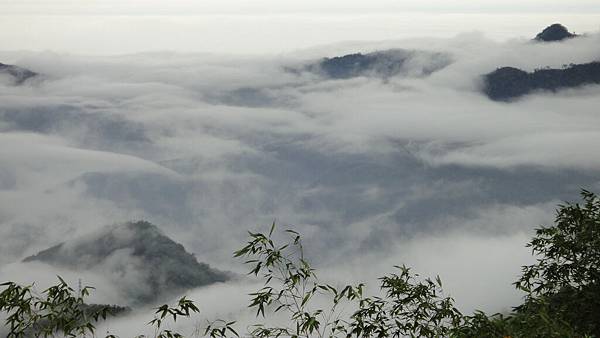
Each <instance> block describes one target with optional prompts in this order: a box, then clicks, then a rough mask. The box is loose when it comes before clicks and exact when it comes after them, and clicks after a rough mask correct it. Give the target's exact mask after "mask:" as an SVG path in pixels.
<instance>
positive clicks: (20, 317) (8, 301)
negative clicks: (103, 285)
mask: <svg viewBox="0 0 600 338" xmlns="http://www.w3.org/2000/svg"><path fill="white" fill-rule="evenodd" d="M58 278H59V283H58V284H57V285H55V286H52V287H50V288H48V289H46V290H44V291H43V293H42V296H38V295H36V294H35V292H34V291H33V285H29V286H21V285H18V284H15V283H13V282H7V283H3V284H0V286H2V287H4V290H3V291H2V292H1V293H0V311H2V312H5V313H6V314H7V317H6V319H5V327H6V328H8V329H9V332H8V335H7V336H8V337H15V338H17V337H30V336H35V337H52V336H55V335H57V334H63V335H64V336H67V337H77V336H85V335H86V334H92V333H93V332H94V330H95V326H94V323H95V322H97V321H99V320H100V319H106V317H107V316H108V315H110V314H111V313H110V309H109V308H107V307H99V308H98V307H95V308H93V309H92V308H90V307H87V306H85V303H84V298H85V297H86V296H87V295H89V292H90V290H91V289H92V288H90V287H85V288H82V289H81V291H80V292H79V293H75V291H74V290H73V289H72V288H71V287H69V286H68V285H67V283H65V281H64V280H63V279H62V278H60V277H58Z"/></svg>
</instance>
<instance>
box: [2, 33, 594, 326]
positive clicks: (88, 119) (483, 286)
mask: <svg viewBox="0 0 600 338" xmlns="http://www.w3.org/2000/svg"><path fill="white" fill-rule="evenodd" d="M599 42H600V36H598V35H597V34H589V35H587V36H585V37H581V38H577V39H572V40H569V41H565V42H562V43H553V44H535V43H532V42H531V41H529V40H525V39H514V40H508V41H505V42H498V41H493V40H490V39H488V38H486V37H485V36H483V35H482V34H477V33H469V34H461V35H458V36H456V37H454V38H449V39H433V38H432V39H410V40H402V41H386V42H377V43H358V42H357V43H342V44H336V45H328V46H321V47H318V48H312V49H306V50H302V51H297V52H294V53H286V54H279V55H276V56H231V55H214V54H191V53H175V52H160V53H159V52H157V53H141V54H131V55H122V56H81V55H74V54H60V53H52V52H0V61H2V62H4V63H14V64H17V65H19V66H22V67H25V68H28V69H31V70H33V71H35V72H37V73H39V74H40V75H39V76H38V77H36V78H34V79H31V80H28V82H26V83H25V84H24V85H21V86H14V85H12V84H11V83H10V81H0V238H1V239H2V245H0V279H3V280H7V279H10V280H19V281H23V282H32V281H36V280H37V281H45V282H46V283H50V282H51V281H52V279H53V278H54V277H53V275H54V274H56V273H58V272H56V271H55V270H53V269H51V268H49V267H47V266H42V265H39V263H36V264H38V265H36V267H35V268H32V267H31V265H28V264H22V263H18V262H19V261H20V260H21V259H22V258H24V257H26V256H28V255H31V254H34V253H36V252H38V251H39V250H41V249H45V248H47V247H49V246H51V245H55V244H57V243H60V242H62V241H64V240H68V239H72V238H76V237H78V236H83V235H85V234H87V233H90V232H91V231H93V230H95V229H98V228H100V227H103V226H105V225H107V224H114V223H120V222H125V221H129V220H139V219H144V220H148V221H150V222H152V223H155V224H157V225H159V226H160V227H161V229H162V230H163V231H164V232H165V234H167V235H168V236H170V237H171V238H173V239H174V240H176V241H178V242H180V243H182V244H183V245H184V246H185V247H186V248H187V249H188V250H189V251H191V252H193V253H194V254H195V255H196V256H197V257H198V259H199V260H200V261H204V262H208V263H210V264H211V265H212V266H214V267H217V268H219V269H222V270H230V271H234V272H239V273H243V272H244V268H243V267H242V266H241V264H240V262H238V261H236V260H234V259H233V258H232V252H233V251H234V250H235V249H237V248H239V247H241V246H242V245H243V244H244V242H245V240H246V235H247V233H246V231H247V230H252V231H257V230H260V231H268V228H269V225H270V224H271V223H272V222H273V220H276V222H277V223H278V224H279V225H280V227H281V228H292V229H294V230H297V231H299V232H300V233H301V234H302V235H303V238H304V241H305V245H306V249H307V257H308V259H309V260H311V261H312V262H314V265H315V267H316V268H317V269H318V271H319V269H320V270H322V271H321V273H320V276H321V278H323V279H325V280H329V281H332V283H340V284H342V283H348V282H352V281H365V282H369V283H375V282H376V277H377V276H380V275H383V274H384V273H386V272H390V271H392V270H393V268H392V267H393V266H394V265H401V264H407V265H409V266H413V267H414V269H415V271H416V272H419V273H421V274H423V275H425V276H435V275H437V274H439V275H440V277H441V278H442V280H444V281H445V283H444V285H445V289H446V291H447V292H448V293H449V294H451V295H452V296H454V297H455V298H456V300H457V303H458V304H459V305H460V306H461V308H462V309H464V310H465V311H467V312H468V311H471V310H473V309H476V308H478V309H484V310H489V311H502V310H506V309H508V308H510V306H511V305H516V304H518V302H519V299H520V297H521V295H520V294H519V293H517V292H516V291H514V290H513V287H512V286H511V282H513V281H514V280H515V279H516V278H517V276H518V273H519V271H520V266H521V265H523V264H526V263H529V262H531V261H532V260H533V258H532V257H531V256H530V252H529V250H528V249H527V248H525V247H524V245H525V243H526V242H527V240H528V238H529V237H530V236H531V234H532V230H533V229H534V228H535V227H537V226H539V225H541V224H551V223H552V221H553V217H554V209H555V208H556V205H557V204H559V203H561V202H562V201H566V200H575V199H577V198H578V192H579V190H580V189H581V188H587V189H589V190H592V191H597V192H598V191H600V157H598V156H597V148H598V145H599V144H600V113H599V112H598V107H599V106H600V87H599V86H587V87H583V88H579V89H569V90H564V91H561V92H559V93H536V94H534V95H530V96H527V97H524V98H522V99H520V100H518V101H516V102H511V103H504V102H494V101H491V100H489V99H488V98H487V97H486V96H484V95H483V94H482V93H481V92H480V89H481V86H482V78H481V75H482V74H485V73H488V72H490V71H493V70H494V69H496V68H497V67H500V66H514V67H518V68H522V69H524V70H528V71H531V70H534V69H535V68H539V67H546V66H549V67H561V66H562V65H564V64H569V63H583V62H590V61H594V60H598V59H600V43H599ZM390 48H403V49H409V50H412V49H414V50H421V51H428V52H435V53H443V54H444V55H445V56H446V57H449V58H450V60H451V62H450V64H449V65H448V66H446V67H444V68H443V69H441V70H439V71H436V72H434V73H432V74H430V75H422V74H420V72H418V71H415V73H414V74H411V73H410V72H407V73H402V74H399V75H397V76H392V77H389V78H385V79H382V78H380V77H369V76H366V77H356V78H351V79H345V80H332V79H328V78H326V77H323V76H321V75H319V74H315V73H310V72H303V71H297V70H298V69H303V68H302V67H303V65H306V64H308V63H311V62H315V61H318V60H319V59H320V58H322V57H325V56H329V57H331V56H337V55H343V54H346V53H353V52H371V51H376V50H385V49H390ZM428 55H429V54H428ZM427 62H436V60H432V59H431V58H430V57H424V58H423V59H422V60H421V59H419V58H418V57H416V58H415V59H413V60H411V63H409V66H411V67H415V70H418V69H421V68H419V67H423V63H427ZM1 76H2V75H0V77H1ZM123 264H125V263H123ZM132 269H133V268H132ZM60 273H62V274H65V275H66V276H67V277H68V279H70V280H71V281H76V280H77V279H78V278H83V279H84V281H85V282H86V284H92V285H95V286H97V287H98V292H97V295H96V300H98V301H107V302H118V301H119V299H122V298H121V297H126V295H118V294H117V295H116V296H115V293H112V290H113V288H115V286H114V285H110V283H109V281H108V280H107V279H106V278H105V279H102V276H88V275H85V276H83V275H81V274H78V273H77V272H67V271H62V272H60ZM131 276H132V278H135V273H132V274H131ZM104 277H106V276H104ZM42 284H43V283H42ZM254 286H255V284H254V282H252V281H246V282H244V281H243V280H242V281H240V280H239V279H236V281H234V282H231V283H229V284H227V283H226V284H221V285H215V286H211V287H208V288H204V289H199V290H196V291H194V292H193V293H192V297H193V298H194V299H196V300H197V301H198V302H199V304H200V305H202V304H203V302H205V303H206V302H208V303H209V304H212V305H211V306H210V311H209V312H205V314H207V313H208V314H210V315H214V316H217V315H221V314H228V315H230V314H232V313H234V314H235V313H245V312H244V311H245V310H243V308H244V307H245V304H246V301H247V299H246V298H245V294H246V293H247V292H249V291H250V290H251V289H252V287H254ZM374 289H375V288H374ZM214 304H218V305H214ZM144 315H146V317H147V314H146V313H144ZM136 316H137V315H136ZM140 316H141V315H140ZM146 317H144V318H146ZM142 322H144V320H142ZM113 325H116V326H117V327H118V326H119V324H118V323H116V324H113ZM123 326H124V327H125V326H127V325H125V324H123ZM124 327H123V328H124ZM128 327H129V326H128Z"/></svg>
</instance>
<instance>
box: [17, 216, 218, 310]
mask: <svg viewBox="0 0 600 338" xmlns="http://www.w3.org/2000/svg"><path fill="white" fill-rule="evenodd" d="M23 261H24V262H35V261H38V262H43V263H46V264H49V265H53V266H57V267H61V268H67V269H70V270H75V271H96V272H100V273H103V272H112V271H122V272H123V273H122V274H117V275H116V277H115V278H116V280H114V282H115V284H116V285H117V287H123V288H124V290H122V291H123V292H124V293H125V294H126V295H127V296H128V298H130V299H131V300H132V303H134V304H144V303H152V302H155V301H157V300H160V299H162V298H165V297H168V296H171V295H173V294H177V293H180V292H185V291H186V290H189V289H192V288H196V287H200V286H205V285H209V284H212V283H216V282H223V281H226V280H228V279H229V275H228V274H227V273H224V272H221V271H218V270H215V269H213V268H211V267H210V266H209V265H208V264H206V263H201V262H198V261H197V260H196V257H195V256H194V255H193V254H191V253H188V252H187V251H186V250H185V248H184V247H183V245H181V244H179V243H177V242H175V241H173V240H172V239H170V238H169V237H167V236H165V235H164V234H163V232H162V231H161V230H160V229H159V228H158V227H157V226H156V225H154V224H152V223H150V222H146V221H138V222H128V223H125V224H120V225H113V226H109V227H105V228H103V229H101V230H100V231H97V232H95V233H92V234H90V235H87V236H85V237H83V238H80V239H76V240H73V241H68V242H63V243H60V244H58V245H55V246H53V247H51V248H48V249H46V250H43V251H40V252H39V253H38V254H36V255H33V256H30V257H27V258H25V259H24V260H23ZM132 279H133V280H134V281H135V282H133V283H132Z"/></svg>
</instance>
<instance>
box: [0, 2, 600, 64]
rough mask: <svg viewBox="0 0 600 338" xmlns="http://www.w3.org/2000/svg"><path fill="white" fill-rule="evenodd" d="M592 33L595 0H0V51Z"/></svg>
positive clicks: (210, 48)
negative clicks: (548, 28) (555, 30)
mask: <svg viewBox="0 0 600 338" xmlns="http://www.w3.org/2000/svg"><path fill="white" fill-rule="evenodd" d="M552 22H561V23H563V24H565V25H567V26H569V27H570V28H571V29H572V30H575V31H577V32H583V31H588V32H589V31H597V30H598V28H599V22H600V5H599V4H598V2H597V1H592V0H577V1H553V0H551V1H538V0H520V1H513V0H510V1H486V0H481V1H466V0H454V1H453V0H443V1H442V0H425V1H423V0H419V1H416V0H414V1H412V0H410V1H397V0H375V1H356V0H350V1H316V0H308V1H293V2H292V1H276V0H257V1H241V0H225V1H223V0H219V1H216V0H209V1H191V0H177V1H156V0H154V1H141V0H124V1H98V0H96V1H39V0H38V1H10V0H1V1H0V41H1V44H0V46H1V47H0V50H51V51H56V52H74V53H84V54H124V53H136V52H144V51H156V50H170V51H173V50H176V51H183V52H210V53H236V54H265V53H281V52H288V51H292V50H296V49H302V48H307V47H312V46H315V45H322V44H330V43H335V42H340V41H363V40H365V41H373V40H390V39H403V38H407V37H422V36H429V37H451V36H454V35H456V34H458V33H461V32H468V31H480V32H483V33H485V34H486V35H487V36H489V37H490V38H493V39H499V40H502V39H508V38H513V37H520V36H524V37H530V36H531V35H532V34H535V33H536V32H537V31H539V29H540V27H542V26H545V25H547V24H549V23H552Z"/></svg>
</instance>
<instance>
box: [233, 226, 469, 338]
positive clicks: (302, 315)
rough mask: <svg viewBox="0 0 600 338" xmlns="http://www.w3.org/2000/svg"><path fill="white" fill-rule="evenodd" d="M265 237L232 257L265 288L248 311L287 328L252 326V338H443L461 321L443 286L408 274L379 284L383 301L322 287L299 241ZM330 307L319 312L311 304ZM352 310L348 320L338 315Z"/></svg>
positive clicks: (402, 270) (350, 289) (358, 288)
mask: <svg viewBox="0 0 600 338" xmlns="http://www.w3.org/2000/svg"><path fill="white" fill-rule="evenodd" d="M274 228H275V225H274V224H273V226H272V227H271V231H270V232H269V234H268V235H265V234H262V233H250V238H251V240H250V241H249V242H248V244H247V245H246V246H245V247H244V248H242V249H241V250H239V251H237V252H236V253H235V256H236V257H246V258H248V260H247V261H246V262H245V263H246V264H248V265H250V266H251V269H250V272H249V274H253V275H256V276H260V277H261V278H262V279H263V280H265V286H264V288H262V289H261V290H259V291H258V292H256V293H253V294H251V296H253V297H254V298H252V300H251V303H250V307H253V308H256V311H257V315H259V316H263V317H264V316H265V313H267V312H268V311H273V312H279V311H285V312H287V313H288V314H289V316H290V322H289V323H290V324H289V325H288V326H280V327H269V326H265V325H263V324H258V325H256V326H255V328H254V330H253V331H252V333H251V335H252V336H256V337H279V336H288V337H314V336H318V337H324V336H327V337H353V336H354V337H390V336H393V337H442V336H447V335H448V334H449V333H450V332H451V330H452V328H453V327H454V326H456V325H458V324H459V323H460V321H461V318H462V315H461V314H460V312H459V311H458V310H457V309H456V308H455V307H454V301H453V300H452V298H449V297H444V296H443V295H442V290H441V286H442V284H441V281H440V279H439V278H436V280H435V281H432V280H431V279H421V278H419V276H418V275H415V274H412V273H411V272H410V269H409V268H407V267H405V266H402V267H396V268H397V269H398V273H392V274H390V275H388V276H384V277H382V278H380V281H381V289H382V291H383V294H384V295H383V296H381V297H380V296H376V297H366V296H364V295H363V287H364V286H363V285H362V284H358V285H355V286H353V285H347V286H344V287H341V288H336V287H334V286H332V285H329V284H323V283H320V282H319V280H318V279H317V276H316V274H315V272H314V270H313V269H312V268H311V267H310V265H309V263H308V262H307V261H306V260H305V258H304V252H303V249H302V243H301V240H300V236H299V235H298V234H297V233H296V232H295V231H292V230H287V233H288V234H289V235H290V236H291V237H290V240H289V241H288V242H287V243H285V244H283V245H278V244H276V243H275V242H274V240H273V231H274ZM326 301H327V302H329V304H330V306H329V307H327V308H322V307H320V306H318V305H315V304H323V302H326ZM342 302H344V303H345V304H344V306H343V308H345V309H348V308H354V310H353V311H352V312H351V313H350V314H347V313H345V312H343V311H342V310H340V304H341V303H342Z"/></svg>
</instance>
